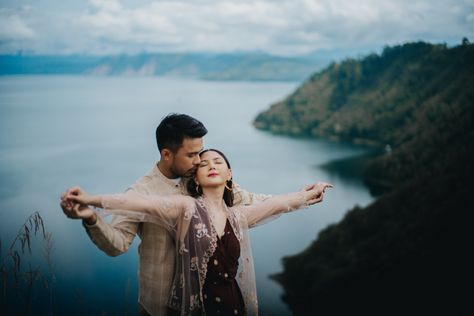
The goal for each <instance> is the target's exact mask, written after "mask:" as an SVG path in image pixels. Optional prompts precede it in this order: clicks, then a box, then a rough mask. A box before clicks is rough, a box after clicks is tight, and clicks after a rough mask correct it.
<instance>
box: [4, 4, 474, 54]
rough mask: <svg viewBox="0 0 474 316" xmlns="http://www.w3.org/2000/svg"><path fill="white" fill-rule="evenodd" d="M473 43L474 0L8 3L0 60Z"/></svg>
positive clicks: (306, 51)
mask: <svg viewBox="0 0 474 316" xmlns="http://www.w3.org/2000/svg"><path fill="white" fill-rule="evenodd" d="M463 37H468V38H469V39H470V40H471V41H473V40H474V0H469V1H468V0H398V1H397V0H274V1H270V0H235V1H233V0H223V1H217V0H174V1H150V0H88V1H87V0H84V1H79V0H0V53H1V54H6V53H7V54H11V53H17V52H19V51H22V52H25V53H35V54H75V53H79V54H99V55H102V54H117V53H129V54H134V53H138V52H189V51H194V52H232V51H263V52H268V53H272V54H280V55H299V54H306V53H310V52H314V51H318V50H323V49H324V50H333V49H337V50H338V49H342V50H358V49H360V50H367V48H369V49H372V48H374V49H380V48H381V47H383V46H384V45H387V44H389V45H392V44H398V43H404V42H408V41H416V40H425V41H429V42H436V43H439V42H446V43H448V44H457V43H460V42H461V39H462V38H463Z"/></svg>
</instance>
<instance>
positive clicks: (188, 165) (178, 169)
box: [171, 138, 203, 177]
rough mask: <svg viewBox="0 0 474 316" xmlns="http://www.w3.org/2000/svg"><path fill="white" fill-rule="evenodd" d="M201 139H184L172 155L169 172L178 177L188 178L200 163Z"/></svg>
mask: <svg viewBox="0 0 474 316" xmlns="http://www.w3.org/2000/svg"><path fill="white" fill-rule="evenodd" d="M202 149H203V141H202V138H184V139H183V144H182V146H181V147H180V148H179V149H178V151H177V152H176V153H174V154H173V157H172V163H171V171H172V172H173V173H174V174H175V175H176V176H178V177H190V176H192V175H193V174H194V172H195V171H196V168H197V166H198V165H199V163H200V162H201V159H200V158H199V152H201V151H202Z"/></svg>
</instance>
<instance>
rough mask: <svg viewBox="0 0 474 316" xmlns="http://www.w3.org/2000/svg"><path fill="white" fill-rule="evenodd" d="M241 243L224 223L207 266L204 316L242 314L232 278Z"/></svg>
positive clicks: (242, 307) (241, 300)
mask: <svg viewBox="0 0 474 316" xmlns="http://www.w3.org/2000/svg"><path fill="white" fill-rule="evenodd" d="M239 257H240V243H239V240H238V239H237V237H236V236H235V234H234V231H233V229H232V226H231V225H230V222H229V220H227V222H226V225H225V229H224V235H223V236H222V237H220V238H219V237H218V238H217V248H216V250H215V252H214V254H213V256H212V257H211V258H210V259H209V262H208V264H207V274H206V282H205V283H204V287H203V297H204V308H205V310H206V315H244V314H245V304H244V300H243V297H242V293H241V292H240V288H239V286H238V284H237V280H236V279H235V276H236V274H237V269H238V266H239Z"/></svg>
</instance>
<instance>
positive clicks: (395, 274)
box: [255, 39, 474, 315]
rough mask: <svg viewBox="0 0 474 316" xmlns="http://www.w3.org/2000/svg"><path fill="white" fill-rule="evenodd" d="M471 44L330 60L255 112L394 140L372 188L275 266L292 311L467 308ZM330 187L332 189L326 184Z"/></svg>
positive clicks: (375, 167) (370, 174)
mask: <svg viewBox="0 0 474 316" xmlns="http://www.w3.org/2000/svg"><path fill="white" fill-rule="evenodd" d="M473 102H474V46H473V45H471V44H469V42H468V41H467V39H466V40H464V41H463V44H462V45H460V46H457V47H453V48H448V47H446V46H445V45H431V44H427V43H411V44H405V45H402V46H396V47H387V48H386V49H385V50H384V52H383V53H382V54H381V55H380V56H378V55H371V56H367V57H365V58H362V59H360V60H346V61H344V62H342V63H340V64H332V65H331V66H330V67H328V68H326V69H325V70H324V71H322V72H320V73H317V74H315V75H314V76H312V77H311V78H310V80H308V81H307V82H306V83H305V84H303V85H302V86H301V87H300V88H299V89H297V91H295V93H294V94H293V95H291V96H290V97H288V98H287V99H286V100H284V101H282V102H280V103H278V104H275V105H273V106H272V107H271V109H270V110H268V111H267V112H265V113H262V114H260V115H259V116H258V118H257V119H256V121H255V124H256V125H257V126H258V127H260V128H263V129H268V130H272V131H274V132H280V133H289V134H297V135H310V136H312V137H329V138H332V139H338V140H346V141H351V142H356V143H365V144H370V145H372V146H380V147H383V146H385V145H386V144H389V145H390V146H391V151H389V152H387V153H385V154H383V155H381V156H379V157H377V158H375V159H373V160H371V161H370V162H369V164H368V165H367V167H366V169H365V170H364V177H365V180H366V181H367V183H368V184H369V185H371V186H378V187H379V189H380V188H381V190H380V191H379V192H380V193H381V195H380V196H379V197H378V198H377V200H376V201H375V202H374V203H373V204H372V205H369V206H368V207H366V208H359V207H356V208H354V209H353V210H351V211H349V212H348V213H347V215H346V216H345V218H344V219H343V220H342V221H341V222H340V223H337V224H334V225H332V226H330V227H328V228H326V229H325V230H323V231H322V232H321V233H320V234H319V236H318V238H317V239H316V240H315V241H314V242H313V243H312V244H311V245H310V246H309V247H308V248H307V249H306V250H305V251H303V252H302V253H300V254H298V255H295V256H292V257H287V258H285V259H284V271H283V272H282V273H280V274H278V275H275V276H273V278H274V279H275V280H277V281H278V282H279V283H281V284H282V285H283V287H284V300H285V301H286V302H287V303H288V305H289V306H290V308H291V310H292V311H293V312H294V314H295V315H310V314H311V315H316V314H317V315H346V314H361V315H387V314H389V315H411V314H414V315H433V314H436V315H471V314H472V313H473V312H474V308H473V306H472V303H471V298H470V292H469V290H467V289H468V288H469V287H470V285H471V284H472V281H473V277H472V267H473V266H474V265H473V260H472V259H471V257H472V256H471V255H470V250H469V249H471V248H472V245H471V242H470V241H471V238H472V233H471V231H472V228H471V227H470V226H471V222H472V215H471V212H472V206H471V204H472V203H471V196H472V192H473V189H474V186H473V184H472V182H473V177H474V168H473V164H472V159H473V157H474V104H473ZM327 198H330V193H329V195H328V197H327Z"/></svg>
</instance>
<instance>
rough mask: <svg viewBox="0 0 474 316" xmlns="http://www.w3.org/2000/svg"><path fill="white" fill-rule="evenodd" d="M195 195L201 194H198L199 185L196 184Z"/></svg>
mask: <svg viewBox="0 0 474 316" xmlns="http://www.w3.org/2000/svg"><path fill="white" fill-rule="evenodd" d="M196 193H197V194H201V193H199V184H196Z"/></svg>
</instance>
